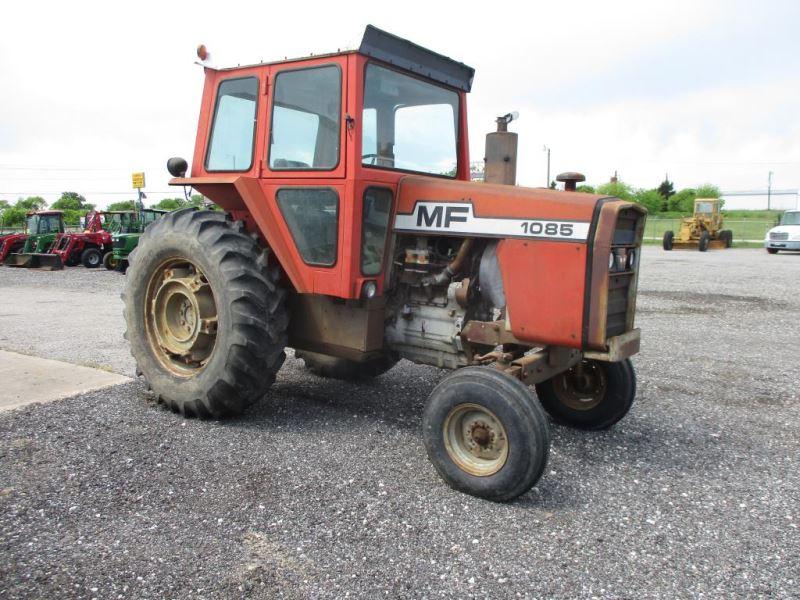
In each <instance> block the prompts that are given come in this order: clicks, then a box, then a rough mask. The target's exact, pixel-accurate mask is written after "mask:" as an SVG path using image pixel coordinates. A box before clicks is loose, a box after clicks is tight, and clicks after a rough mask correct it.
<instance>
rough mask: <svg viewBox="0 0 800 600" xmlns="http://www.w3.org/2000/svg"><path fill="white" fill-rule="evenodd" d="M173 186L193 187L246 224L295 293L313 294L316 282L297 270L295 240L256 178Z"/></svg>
mask: <svg viewBox="0 0 800 600" xmlns="http://www.w3.org/2000/svg"><path fill="white" fill-rule="evenodd" d="M170 185H189V186H192V187H193V188H194V189H196V190H197V191H198V192H200V193H201V194H203V196H205V197H206V198H209V199H211V200H212V201H213V202H214V203H215V204H216V205H217V206H219V207H221V208H222V209H223V210H225V211H226V212H228V213H230V214H231V216H232V217H233V218H234V219H236V220H240V221H242V222H244V224H245V227H246V229H247V231H249V232H251V233H256V234H258V236H259V237H260V238H261V239H262V241H263V242H264V243H266V245H267V246H268V247H269V248H270V250H271V251H272V252H273V253H274V254H275V257H276V258H277V259H278V263H279V264H280V265H281V268H282V269H283V271H284V272H285V273H286V276H287V277H288V278H289V281H290V282H291V284H292V286H293V287H294V289H295V291H297V292H299V293H312V292H313V282H312V281H310V280H309V278H308V277H307V276H306V275H305V274H304V273H303V272H302V271H301V270H300V269H298V268H297V266H296V263H295V262H294V260H293V258H292V255H291V252H290V248H291V247H292V244H293V242H292V240H291V239H287V234H285V233H284V229H282V228H281V227H280V225H279V224H280V223H282V221H283V217H282V215H280V214H275V213H276V210H275V209H274V208H273V207H272V203H270V202H268V200H267V197H266V195H265V194H264V191H263V189H262V188H261V185H260V183H259V180H258V179H257V178H255V177H242V176H239V175H229V176H221V177H185V178H176V179H172V180H171V181H170Z"/></svg>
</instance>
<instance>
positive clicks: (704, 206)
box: [695, 202, 714, 214]
mask: <svg viewBox="0 0 800 600" xmlns="http://www.w3.org/2000/svg"><path fill="white" fill-rule="evenodd" d="M695 212H697V213H706V214H711V213H712V212H714V203H713V202H698V203H697V206H696V207H695Z"/></svg>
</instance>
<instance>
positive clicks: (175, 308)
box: [122, 209, 288, 417]
mask: <svg viewBox="0 0 800 600" xmlns="http://www.w3.org/2000/svg"><path fill="white" fill-rule="evenodd" d="M128 261H129V264H130V267H129V269H128V276H127V278H126V284H125V290H124V292H123V294H122V298H123V301H124V305H125V320H126V325H127V331H126V333H125V337H126V339H127V340H128V341H129V342H130V345H131V353H132V354H133V357H134V358H135V359H136V365H137V372H139V373H141V374H142V375H143V377H144V378H145V379H146V380H147V382H148V384H149V386H150V388H151V389H152V391H153V393H154V394H155V396H156V398H157V400H158V401H159V402H160V403H162V404H164V405H166V406H168V407H169V408H171V409H172V410H174V411H176V412H180V413H181V414H183V415H184V416H187V417H195V416H196V417H225V416H229V415H236V414H239V413H241V412H243V411H244V410H245V409H247V408H248V407H249V406H250V405H251V404H253V403H254V402H256V401H258V400H259V399H261V398H262V397H263V396H264V394H265V393H266V391H267V389H268V388H269V386H270V385H271V384H272V383H273V382H274V380H275V375H276V373H277V372H278V369H280V367H281V365H282V364H283V361H284V358H285V354H284V348H285V346H286V326H287V323H288V316H287V311H286V305H285V292H284V290H283V289H282V288H281V287H280V284H279V270H278V268H277V266H276V265H274V264H270V258H269V254H268V252H267V251H266V250H264V249H262V248H260V247H259V246H258V245H257V244H256V242H255V241H254V240H253V239H252V238H251V237H250V236H249V235H247V234H246V233H245V231H244V225H243V224H242V223H241V222H236V221H230V220H228V219H227V218H226V216H225V215H224V214H223V213H221V212H214V211H198V210H195V209H184V210H179V211H175V212H172V213H169V214H167V215H165V216H164V217H162V218H161V219H159V220H158V221H156V222H154V223H153V224H152V225H150V226H149V227H148V228H147V229H146V230H145V232H144V233H143V234H142V237H141V240H140V242H139V245H138V246H137V248H136V249H135V250H134V251H133V252H132V253H131V254H130V255H129V256H128Z"/></svg>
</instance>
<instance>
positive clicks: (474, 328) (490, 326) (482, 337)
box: [461, 321, 530, 347]
mask: <svg viewBox="0 0 800 600" xmlns="http://www.w3.org/2000/svg"><path fill="white" fill-rule="evenodd" d="M461 337H462V339H464V340H465V341H467V342H471V343H473V344H480V345H484V346H492V347H494V346H500V345H502V344H523V345H525V346H528V347H530V344H525V343H524V342H520V341H519V340H518V339H517V338H516V337H514V334H512V333H511V332H510V331H508V330H507V329H506V328H505V324H504V323H503V322H502V321H470V322H469V323H467V325H466V326H465V327H464V329H463V331H462V332H461Z"/></svg>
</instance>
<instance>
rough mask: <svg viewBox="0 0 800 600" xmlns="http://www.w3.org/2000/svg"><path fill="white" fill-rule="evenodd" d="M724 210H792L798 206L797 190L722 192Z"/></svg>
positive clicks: (799, 197) (799, 200)
mask: <svg viewBox="0 0 800 600" xmlns="http://www.w3.org/2000/svg"><path fill="white" fill-rule="evenodd" d="M722 198H723V199H724V200H725V210H766V209H767V205H769V208H771V209H773V210H792V209H798V208H800V195H798V190H772V191H771V192H767V190H752V191H745V192H722Z"/></svg>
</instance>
